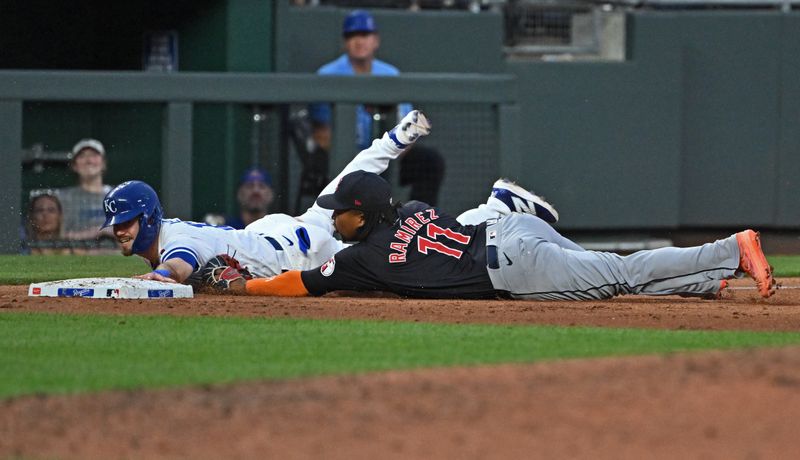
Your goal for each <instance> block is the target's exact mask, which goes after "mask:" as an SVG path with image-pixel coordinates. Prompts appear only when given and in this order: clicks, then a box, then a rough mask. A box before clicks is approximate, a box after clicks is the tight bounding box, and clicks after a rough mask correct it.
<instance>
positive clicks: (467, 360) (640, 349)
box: [0, 313, 800, 398]
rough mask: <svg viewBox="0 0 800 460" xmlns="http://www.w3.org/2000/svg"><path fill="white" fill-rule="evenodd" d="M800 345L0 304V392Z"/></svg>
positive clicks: (754, 335) (791, 338)
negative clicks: (12, 308)
mask: <svg viewBox="0 0 800 460" xmlns="http://www.w3.org/2000/svg"><path fill="white" fill-rule="evenodd" d="M788 344H800V333H758V332H741V331H724V332H708V331H666V330H639V329H601V328H561V327H544V326H499V325H448V324H426V323H397V322H369V321H315V320H299V319H269V318H259V319H253V318H203V317H199V318H198V317H196V318H192V317H174V316H108V315H98V316H89V315H60V314H42V313H38V314H36V313H5V314H0V351H1V352H0V397H2V398H5V397H10V396H14V395H22V394H32V393H73V392H87V391H97V390H102V389H112V388H116V389H131V388H150V387H165V386H179V385H186V384H208V383H222V382H232V381H241V380H253V379H265V378H266V379H274V378H290V377H301V376H311V375H323V374H351V373H359V372H367V371H378V370H388V369H408V368H418V367H430V366H456V365H477V364H489V363H509V362H520V363H521V362H534V361H539V360H545V359H560V358H577V357H597V356H611V355H634V354H652V353H670V352H677V351H686V350H700V349H710V348H740V347H756V346H781V345H788Z"/></svg>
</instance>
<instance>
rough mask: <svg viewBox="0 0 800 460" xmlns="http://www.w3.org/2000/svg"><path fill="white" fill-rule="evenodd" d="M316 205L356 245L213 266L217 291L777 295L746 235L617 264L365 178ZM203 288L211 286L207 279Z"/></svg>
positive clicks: (525, 227)
mask: <svg viewBox="0 0 800 460" xmlns="http://www.w3.org/2000/svg"><path fill="white" fill-rule="evenodd" d="M493 195H495V194H494V192H493ZM489 204H490V203H487V207H488V205H489ZM315 206H319V207H321V208H323V209H329V210H332V211H333V219H334V226H335V228H336V230H337V231H338V233H339V234H340V235H341V237H342V238H343V239H344V240H345V241H351V242H357V243H358V244H354V245H352V246H349V247H346V248H344V249H342V250H341V251H340V252H338V253H337V254H336V255H335V256H333V257H331V258H330V260H328V261H326V262H325V263H323V264H321V265H320V266H318V267H316V268H313V269H308V270H290V271H287V272H284V273H282V274H280V275H277V276H274V277H271V278H262V279H252V280H245V279H244V278H243V277H237V276H236V270H234V269H232V268H231V267H226V268H218V269H216V271H217V272H221V271H224V272H227V276H226V277H225V280H224V282H223V283H217V284H216V285H217V286H219V287H222V288H228V289H232V290H243V291H245V292H247V293H248V294H253V295H277V296H307V295H322V294H325V293H327V292H330V291H337V290H355V291H388V292H394V293H397V294H399V295H402V296H407V297H421V298H495V297H497V296H498V295H500V296H509V297H512V298H520V299H543V300H558V299H568V300H589V299H605V298H610V297H614V296H616V295H621V294H647V295H669V294H678V295H705V294H708V293H713V292H717V291H719V289H720V288H721V287H723V286H724V285H725V280H727V279H730V278H736V277H743V276H744V275H745V274H747V275H749V276H751V277H752V278H753V279H754V280H755V281H756V284H757V286H758V291H759V293H760V294H761V295H762V296H763V297H770V296H771V295H772V294H773V293H774V292H775V281H774V279H773V277H772V268H771V267H770V266H769V264H768V263H767V260H766V258H765V257H764V254H763V252H762V250H761V245H760V240H759V235H758V234H757V233H756V232H754V231H752V230H744V231H742V232H739V233H736V234H734V235H731V236H730V237H728V238H725V239H722V240H718V241H715V242H713V243H707V244H704V245H702V246H696V247H690V248H675V247H670V248H661V249H656V250H648V251H639V252H637V253H634V254H631V255H629V256H625V257H623V256H620V255H617V254H614V253H608V252H596V251H585V250H583V249H582V248H581V247H580V246H578V245H577V244H575V243H573V242H572V241H570V240H568V239H567V238H564V237H563V236H561V235H560V234H559V233H558V232H557V231H555V230H554V229H553V228H552V227H551V226H550V225H549V224H548V223H547V222H545V221H543V220H542V219H540V218H538V217H536V216H534V215H531V214H524V213H518V212H511V213H506V214H505V215H502V216H500V218H497V219H495V218H492V219H489V220H488V221H487V222H483V223H479V224H477V225H463V224H462V223H460V222H459V221H458V220H457V219H454V218H453V217H451V216H449V215H447V214H446V213H444V212H442V211H440V210H439V209H438V208H435V207H431V206H429V205H427V204H425V203H421V202H417V201H412V202H410V203H407V204H404V205H401V204H398V203H395V202H394V201H393V200H392V196H391V189H390V187H389V184H388V183H387V182H386V181H385V180H383V179H382V178H381V177H380V176H378V175H377V174H375V173H373V172H368V171H353V172H350V173H348V174H346V175H344V176H343V177H342V178H341V181H340V182H339V183H338V186H337V187H336V188H335V191H332V192H331V191H330V190H326V191H323V193H322V194H321V195H320V196H319V198H318V199H317V202H316V204H315ZM483 211H486V210H485V209H484V210H483ZM487 217H490V216H487ZM495 217H496V216H495ZM208 281H209V282H210V283H212V284H213V283H215V282H216V280H215V279H214V278H213V276H212V277H211V278H210V279H208Z"/></svg>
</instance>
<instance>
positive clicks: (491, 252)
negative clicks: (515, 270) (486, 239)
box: [486, 246, 500, 270]
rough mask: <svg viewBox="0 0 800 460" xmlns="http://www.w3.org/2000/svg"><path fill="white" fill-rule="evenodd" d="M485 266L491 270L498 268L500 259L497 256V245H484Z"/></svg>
mask: <svg viewBox="0 0 800 460" xmlns="http://www.w3.org/2000/svg"><path fill="white" fill-rule="evenodd" d="M486 266H487V267H489V268H491V269H493V270H497V269H498V268H500V259H498V257H497V246H486Z"/></svg>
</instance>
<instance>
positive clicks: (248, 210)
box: [225, 168, 275, 229]
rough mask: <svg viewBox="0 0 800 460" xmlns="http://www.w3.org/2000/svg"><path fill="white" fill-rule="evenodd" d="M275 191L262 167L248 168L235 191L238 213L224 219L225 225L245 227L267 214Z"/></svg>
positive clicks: (238, 227) (270, 179)
mask: <svg viewBox="0 0 800 460" xmlns="http://www.w3.org/2000/svg"><path fill="white" fill-rule="evenodd" d="M274 199H275V193H274V192H273V190H272V178H271V177H270V175H269V173H268V172H266V171H264V170H263V169H258V168H250V169H248V170H247V171H245V173H244V174H243V175H242V179H241V181H240V182H239V188H238V190H237V191H236V201H237V202H238V203H239V214H238V215H236V216H231V217H228V218H226V219H225V225H227V226H229V227H233V228H236V229H242V228H245V227H247V225H248V224H250V223H251V222H253V221H256V220H258V219H260V218H262V217H264V216H266V215H267V213H268V212H269V207H270V205H271V204H272V201H273V200H274Z"/></svg>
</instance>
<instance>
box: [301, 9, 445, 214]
mask: <svg viewBox="0 0 800 460" xmlns="http://www.w3.org/2000/svg"><path fill="white" fill-rule="evenodd" d="M342 37H343V39H344V43H343V45H344V50H345V53H344V54H342V55H341V56H339V58H337V59H336V60H334V61H332V62H329V63H327V64H325V65H323V66H322V67H320V68H319V70H317V74H318V75H353V76H357V75H376V76H397V75H399V74H400V71H399V70H398V69H397V67H395V66H393V65H391V64H389V63H387V62H384V61H381V60H380V59H376V58H375V53H376V52H377V51H378V48H379V47H380V44H381V39H380V35H378V27H377V25H376V23H375V18H373V17H372V15H371V14H370V13H369V12H367V11H365V10H355V11H352V12H351V13H350V14H348V15H347V17H345V19H344V22H343V24H342ZM391 110H392V109H390V110H389V111H391ZM411 110H412V107H411V105H410V104H406V103H403V104H399V105H398V106H397V114H396V117H397V118H396V119H397V120H399V119H401V118H402V117H404V116H405V115H406V114H407V113H408V112H410V111H411ZM309 112H310V118H311V123H312V137H313V139H314V141H315V142H316V144H317V145H318V146H319V147H320V148H322V149H323V150H325V151H330V146H331V106H330V104H313V105H311V107H310V110H309ZM387 112H388V111H387V110H386V108H385V107H375V106H364V105H359V106H358V107H357V109H356V149H355V151H356V152H358V151H361V150H363V149H366V148H367V147H369V145H370V143H371V142H372V139H373V138H375V137H379V135H377V134H376V133H380V132H383V131H384V130H388V127H385V126H373V125H374V124H375V123H374V122H375V120H376V119H378V120H379V119H381V118H386V119H387V120H386V122H387V123H388V124H389V126H391V125H393V124H394V123H395V121H394V120H391V119H388V117H387V116H386V115H387ZM444 171H445V164H444V159H443V158H442V156H441V154H440V153H439V152H438V151H436V150H435V149H432V148H425V147H422V146H420V145H415V146H414V147H412V148H411V149H409V150H408V151H406V153H405V154H404V156H403V157H401V159H400V184H401V185H411V193H410V197H409V199H410V200H419V201H423V202H425V203H428V204H431V205H436V204H437V203H438V196H439V188H440V187H441V184H442V181H443V180H444ZM323 182H325V181H323ZM318 192H319V191H317V193H318ZM315 195H316V193H315Z"/></svg>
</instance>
